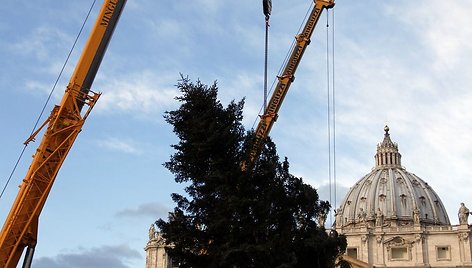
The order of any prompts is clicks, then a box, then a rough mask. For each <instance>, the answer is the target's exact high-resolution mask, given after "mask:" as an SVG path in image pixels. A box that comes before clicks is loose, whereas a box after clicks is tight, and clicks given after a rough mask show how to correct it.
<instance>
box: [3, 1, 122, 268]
mask: <svg viewBox="0 0 472 268" xmlns="http://www.w3.org/2000/svg"><path fill="white" fill-rule="evenodd" d="M125 3H126V0H105V1H104V3H103V5H102V7H101V10H100V13H99V15H98V18H97V20H96V22H95V25H94V27H93V29H92V32H91V34H90V36H89V39H88V41H87V43H86V45H85V48H84V51H83V52H82V55H81V57H80V59H79V62H78V64H77V65H76V68H75V71H74V73H73V75H72V77H71V79H70V81H69V84H68V86H67V88H66V90H65V93H64V96H63V98H62V101H61V103H60V105H57V106H55V107H54V109H53V110H52V112H51V114H50V115H49V117H48V119H47V120H46V122H45V123H44V124H43V126H42V127H44V126H46V125H47V129H46V131H45V133H44V136H43V138H42V140H41V143H40V145H39V147H38V148H37V150H36V153H35V154H34V156H33V160H32V162H31V165H30V167H29V169H28V172H27V174H26V177H25V178H24V179H23V182H22V184H21V185H20V190H19V192H18V195H17V196H16V199H15V202H14V204H13V206H12V207H11V210H10V212H9V214H8V216H7V218H6V220H5V223H4V225H3V227H2V230H1V232H0V267H4V268H15V267H16V266H17V264H18V262H19V260H20V257H21V255H22V253H23V250H24V249H25V248H28V250H27V253H26V256H25V260H24V263H23V266H24V267H29V266H30V265H31V259H32V254H33V252H34V247H35V245H36V241H37V233H38V221H39V216H40V214H41V210H42V208H43V206H44V204H45V202H46V199H47V197H48V194H49V191H50V190H51V187H52V185H53V183H54V180H55V178H56V176H57V173H58V172H59V169H60V167H61V165H62V163H63V162H64V160H65V158H66V156H67V153H68V152H69V150H70V149H71V147H72V145H73V143H74V141H75V139H76V137H77V135H78V134H79V132H80V130H81V128H82V126H83V124H84V122H85V119H86V118H87V116H88V115H89V113H90V111H91V110H92V108H93V106H94V105H95V103H96V101H97V100H98V98H99V96H100V94H99V93H95V92H92V91H91V90H90V88H91V86H92V83H93V80H94V78H95V75H96V74H97V71H98V68H99V66H100V63H101V61H102V59H103V56H104V54H105V51H106V49H107V46H108V43H109V41H110V39H111V37H112V34H113V31H114V29H115V26H116V24H117V22H118V20H119V18H120V15H121V13H122V10H123V8H124V6H125ZM84 106H87V109H86V110H85V112H82V108H83V107H84ZM42 127H41V128H42ZM38 132H39V130H38V131H36V132H35V133H34V134H33V135H32V136H31V137H30V138H28V139H27V141H26V142H25V144H27V143H29V142H30V141H33V140H34V139H35V136H36V134H37V133H38Z"/></svg>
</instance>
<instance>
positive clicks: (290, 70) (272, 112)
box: [242, 0, 334, 170]
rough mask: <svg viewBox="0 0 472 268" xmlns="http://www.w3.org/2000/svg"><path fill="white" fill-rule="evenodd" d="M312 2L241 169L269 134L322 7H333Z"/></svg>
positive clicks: (327, 0)
mask: <svg viewBox="0 0 472 268" xmlns="http://www.w3.org/2000/svg"><path fill="white" fill-rule="evenodd" d="M314 2H315V5H314V7H313V10H312V11H311V13H310V16H309V17H308V19H307V21H306V23H305V26H304V28H303V31H302V32H301V33H300V34H298V35H297V36H296V37H295V40H296V45H295V46H294V47H293V50H292V52H291V54H290V58H289V60H288V61H287V63H286V65H285V67H284V69H283V72H282V75H280V76H278V77H277V78H278V80H279V81H278V83H277V86H276V87H275V89H274V92H273V93H272V96H271V98H270V100H269V102H268V104H267V107H265V110H264V114H263V115H262V116H261V119H260V121H259V124H258V125H257V128H256V131H255V139H254V142H253V144H252V147H251V148H250V150H249V160H248V161H247V162H244V163H242V169H243V170H248V169H251V168H252V165H253V164H254V163H255V161H256V160H257V158H258V157H259V154H260V152H261V150H262V146H263V144H264V141H265V139H266V138H267V136H268V135H269V132H270V130H271V128H272V126H273V125H274V122H275V121H276V120H277V116H278V114H277V113H278V111H279V109H280V107H281V106H282V102H283V100H284V98H285V95H286V94H287V92H288V89H289V88H290V85H291V84H292V82H293V80H294V79H295V76H294V75H295V72H296V70H297V67H298V64H299V63H300V61H301V59H302V57H303V53H304V52H305V49H306V47H307V46H308V45H309V44H310V38H311V35H312V34H313V30H314V29H315V26H316V24H317V22H318V20H319V18H320V16H321V13H322V11H323V9H329V8H332V7H334V0H314Z"/></svg>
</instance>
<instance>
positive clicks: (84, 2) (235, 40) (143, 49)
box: [0, 0, 472, 268]
mask: <svg viewBox="0 0 472 268" xmlns="http://www.w3.org/2000/svg"><path fill="white" fill-rule="evenodd" d="M260 2H261V1H252V0H240V1H218V0H193V1H175V0H174V1H150V0H128V3H127V5H126V7H125V10H124V12H123V15H122V18H121V20H120V23H119V24H118V26H117V29H116V31H115V34H114V37H113V39H112V41H111V43H110V46H109V48H108V51H107V54H106V55H105V58H104V61H103V63H102V66H101V68H100V70H99V73H98V75H97V77H96V79H95V83H94V86H93V90H95V91H100V92H102V93H103V95H102V97H101V98H100V100H99V102H98V103H97V105H96V106H95V108H94V110H93V111H92V114H91V115H90V117H89V118H88V119H87V122H86V124H85V127H84V128H83V131H82V133H81V134H80V135H79V137H78V139H77V141H76V143H75V144H74V147H73V148H72V150H71V152H70V154H69V156H68V157H67V159H66V161H65V163H64V165H63V167H62V168H61V171H60V173H59V175H58V177H57V180H56V182H55V184H54V186H53V189H52V191H51V194H50V196H49V198H48V201H47V203H46V205H45V207H44V210H43V212H42V214H41V218H40V227H39V243H38V246H37V249H36V253H35V260H34V267H39V268H42V267H53V268H54V267H63V268H75V267H118V268H120V267H123V268H125V267H127V268H139V267H144V263H145V254H144V250H143V248H144V246H145V244H146V242H147V230H148V227H149V225H150V224H151V223H152V222H154V221H155V220H156V219H157V218H159V217H166V215H167V211H170V210H171V209H172V208H173V203H172V202H171V200H170V194H171V193H172V192H180V191H182V186H181V185H178V184H176V183H175V182H174V180H173V176H172V174H170V173H169V172H168V171H167V170H166V169H165V168H164V167H163V166H162V163H164V162H165V161H167V160H168V159H169V156H170V155H171V154H172V153H173V151H172V149H171V147H170V145H171V144H173V143H176V142H177V139H176V138H175V136H174V135H173V133H172V129H171V127H170V126H169V125H167V124H166V123H165V122H164V119H163V117H162V115H163V113H164V111H166V110H172V109H175V108H176V107H178V106H177V105H178V103H177V102H176V101H175V100H174V99H173V98H174V97H175V96H176V94H178V92H177V90H176V88H175V86H174V85H175V84H176V82H177V80H178V79H179V73H183V74H185V75H188V76H189V77H190V78H191V79H193V80H196V79H200V80H201V81H202V82H204V83H207V84H211V83H213V81H215V80H217V81H218V85H219V87H220V99H221V101H222V102H223V103H224V104H227V103H228V102H229V101H230V100H232V99H236V100H239V99H241V98H246V106H245V112H244V115H245V118H244V123H245V125H246V127H247V128H251V127H253V123H254V121H255V120H256V119H257V115H258V111H259V107H260V106H261V105H262V95H263V94H262V92H263V91H262V89H263V63H264V16H263V14H262V4H261V3H260ZM91 3H92V0H77V1H52V0H42V1H25V0H15V1H13V0H6V1H3V3H2V5H1V6H0V13H1V14H2V16H1V17H0V51H1V52H0V63H1V64H0V68H1V69H0V90H1V93H2V95H3V102H2V105H1V106H0V107H1V108H0V109H1V112H0V121H1V122H2V128H1V129H2V131H1V139H0V145H1V148H2V150H1V152H0V172H1V173H0V174H1V175H0V182H1V185H2V187H3V185H4V183H5V182H6V179H7V178H8V176H9V174H10V172H11V170H12V168H13V166H14V163H15V161H16V159H17V157H18V155H19V154H20V152H21V149H22V143H23V141H24V140H25V139H26V138H27V137H28V136H29V133H30V132H31V129H32V127H33V124H34V122H35V120H36V118H37V116H38V114H39V112H40V110H41V108H42V106H43V104H44V102H45V100H46V98H47V95H48V94H49V91H50V89H51V87H52V85H53V83H54V81H55V79H56V77H57V75H58V73H59V71H60V69H61V66H62V64H63V62H64V60H65V58H66V56H67V53H68V51H69V49H70V47H71V45H72V43H73V40H74V38H75V35H76V34H77V32H78V30H79V28H80V25H81V23H82V20H83V19H84V18H85V15H86V13H87V10H88V9H89V6H90V4H91ZM101 4H102V2H101V1H98V2H97V4H96V6H95V7H94V12H93V14H92V16H91V18H90V20H89V22H88V24H87V26H86V30H85V32H84V33H83V35H82V37H81V39H80V41H79V44H78V46H77V49H76V50H75V52H74V53H73V54H72V58H71V60H70V62H69V64H68V66H67V68H66V71H65V73H64V75H63V77H62V78H61V80H60V82H59V85H58V87H57V89H56V91H55V93H54V95H53V98H52V100H51V102H50V103H49V105H48V108H46V111H47V112H46V114H48V113H49V111H50V110H51V109H52V107H53V105H54V104H56V103H58V102H59V100H60V98H61V97H62V94H63V92H64V89H65V86H66V84H67V82H68V81H69V78H70V74H71V72H72V70H73V69H74V66H75V63H76V62H77V59H78V57H79V55H80V53H81V50H82V48H83V44H84V43H85V40H86V38H87V37H88V34H89V30H90V28H91V27H92V24H93V22H94V20H95V17H96V14H97V12H98V10H99V8H100V6H101ZM310 4H311V2H310V1H308V0H291V1H277V0H274V1H273V14H272V17H271V27H270V51H269V71H268V74H269V84H271V82H272V81H273V79H274V77H275V75H276V74H277V72H278V70H279V68H280V67H281V64H282V61H283V59H284V58H285V56H286V54H287V52H288V50H289V47H290V45H291V43H292V41H293V37H294V35H295V34H296V33H297V31H298V29H299V26H300V24H301V23H302V19H303V17H304V16H305V13H306V12H307V11H308V9H309V7H310ZM471 11H472V3H471V2H467V1H465V2H464V1H463V2H461V4H460V5H457V4H456V5H455V4H451V5H448V6H447V8H444V3H443V2H441V1H439V0H430V1H423V0H420V1H406V0H399V1H376V0H366V1H342V0H339V1H337V2H336V7H335V8H334V16H335V60H334V64H335V81H334V82H335V91H336V93H335V95H336V179H337V182H338V183H339V184H340V186H339V188H338V193H339V195H338V196H337V200H338V201H340V199H342V198H343V196H342V193H343V191H345V190H346V189H347V188H349V187H350V186H351V185H353V184H354V183H355V182H356V181H357V180H358V179H360V178H361V177H362V176H363V175H365V174H367V173H368V172H370V170H371V168H372V167H373V166H374V161H373V156H374V154H375V149H376V144H377V143H379V142H381V141H382V138H383V127H384V125H385V124H388V125H389V126H390V130H391V131H390V133H391V137H392V140H394V141H395V142H397V143H398V145H399V149H400V152H401V154H402V156H403V157H402V164H403V165H404V166H405V167H406V169H407V170H408V171H410V172H413V173H415V174H416V175H418V176H419V177H420V178H422V179H423V180H425V181H427V182H428V183H429V184H430V185H431V186H432V188H433V189H434V190H435V191H436V192H437V193H438V194H439V195H440V197H441V198H442V201H443V203H444V205H445V206H446V209H447V211H448V213H449V217H450V220H451V222H452V223H457V216H456V215H457V214H456V213H457V209H458V208H459V203H460V202H465V203H466V205H468V203H469V207H471V206H472V202H470V199H469V198H470V193H471V191H472V186H471V184H470V182H469V179H470V178H471V177H472V169H471V168H470V166H471V163H472V153H471V151H472V150H471V149H472V139H471V138H470V133H472V120H470V119H471V118H472V108H471V104H472V91H471V90H470V88H471V87H472V69H471V68H469V65H470V62H471V61H472V42H470V40H472V28H470V27H469V25H472V17H471V16H470V12H471ZM332 15H333V13H332V12H330V16H332ZM330 20H331V19H330ZM325 22H326V14H323V16H322V18H321V21H320V23H319V25H318V27H317V28H316V31H315V34H314V36H313V38H312V43H311V45H310V46H309V47H308V49H307V51H306V53H305V56H304V58H303V60H302V62H301V64H300V66H299V68H298V72H297V75H296V79H295V82H294V83H293V84H292V87H291V89H290V92H289V93H288V95H287V98H286V100H285V102H284V104H283V107H282V109H281V110H280V116H279V119H278V120H277V122H276V123H275V125H274V128H273V129H272V132H271V136H272V137H273V139H274V141H275V142H276V144H277V146H278V152H279V154H280V155H281V156H287V157H288V158H289V161H290V162H291V171H292V173H293V174H295V175H297V176H301V177H303V178H304V179H305V181H307V182H309V183H310V184H312V185H313V186H314V187H316V188H318V189H319V191H320V195H321V196H322V197H324V198H325V199H327V198H328V190H327V189H328V187H327V186H328V182H329V180H328V171H329V165H328V136H327V133H328V128H327V78H326V77H327V74H326V57H327V55H326V48H327V41H326V27H325ZM331 26H332V25H331ZM330 31H331V30H330ZM330 34H331V33H330ZM329 39H330V40H331V37H330V38H329ZM329 47H331V45H329ZM330 62H331V63H332V62H333V61H332V60H331V61H330ZM331 86H332V82H331ZM43 120H44V118H43ZM37 145H38V143H32V144H30V146H28V148H27V151H26V153H25V155H24V157H23V159H22V162H21V163H20V165H19V167H18V168H17V170H16V172H15V174H14V176H13V178H12V181H11V183H10V185H9V186H8V188H7V190H6V193H5V195H4V196H3V197H2V199H1V200H0V219H1V221H2V223H3V220H4V218H5V217H6V214H7V213H8V210H9V208H10V206H11V203H12V202H13V201H12V200H13V198H14V197H15V195H16V194H17V189H18V188H17V185H19V184H20V182H21V180H22V177H23V176H24V174H26V170H27V167H28V166H29V163H30V161H31V158H30V156H31V155H32V154H33V153H34V151H35V148H36V146H37Z"/></svg>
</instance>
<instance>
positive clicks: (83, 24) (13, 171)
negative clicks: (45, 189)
mask: <svg viewBox="0 0 472 268" xmlns="http://www.w3.org/2000/svg"><path fill="white" fill-rule="evenodd" d="M95 2H96V0H93V2H92V5H91V6H90V8H89V10H88V12H87V16H86V17H85V19H84V21H83V23H82V26H81V27H80V30H79V33H78V34H77V36H76V38H75V40H74V43H73V45H72V47H71V49H70V50H69V54H68V55H67V58H66V60H65V62H64V64H63V65H62V68H61V71H60V72H59V75H58V76H57V78H56V81H55V82H54V85H53V86H52V89H51V91H50V92H49V95H48V97H47V99H46V102H45V103H44V106H43V108H42V109H41V112H40V113H39V116H38V119H37V120H36V122H35V124H34V126H33V129H32V130H31V134H30V136H32V135H33V133H34V132H35V131H36V128H37V127H38V124H39V122H40V121H41V118H42V116H43V114H44V111H45V110H46V107H47V105H48V104H49V101H50V100H51V97H52V94H53V93H54V91H55V89H56V86H57V84H58V82H59V79H60V78H61V76H62V73H63V72H64V69H65V67H66V65H67V63H68V62H69V58H70V56H71V55H72V52H73V51H74V48H75V46H76V44H77V41H78V40H79V37H80V35H81V34H82V31H83V29H84V27H85V24H86V23H87V20H88V18H89V16H90V14H91V13H92V10H93V7H94V6H95ZM27 146H28V143H26V142H25V143H24V146H23V149H22V150H21V153H20V155H19V156H18V159H17V160H16V163H15V165H14V166H13V169H12V171H11V172H10V176H9V177H8V179H7V181H6V183H5V185H4V186H3V189H2V192H1V193H0V199H1V198H2V197H3V194H4V193H5V190H6V188H7V187H8V184H9V183H10V181H11V178H12V177H13V174H14V173H15V171H16V168H17V167H18V164H19V163H20V161H21V158H22V157H23V154H24V152H25V150H26V147H27Z"/></svg>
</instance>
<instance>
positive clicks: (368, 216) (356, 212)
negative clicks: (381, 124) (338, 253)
mask: <svg viewBox="0 0 472 268" xmlns="http://www.w3.org/2000/svg"><path fill="white" fill-rule="evenodd" d="M384 130H385V136H384V139H383V141H382V143H380V144H378V145H377V153H376V155H375V167H374V168H373V169H372V171H371V172H370V173H369V174H367V175H365V176H364V177H363V178H361V179H360V180H359V181H358V182H356V183H355V185H354V186H352V187H351V188H350V189H349V191H348V193H347V195H346V197H345V198H344V200H343V202H342V203H341V205H340V207H339V208H338V209H337V210H336V223H335V224H336V228H349V227H360V226H366V225H367V226H379V225H381V226H392V227H394V226H407V225H414V224H421V225H450V222H449V217H448V215H447V212H446V209H445V208H444V205H443V203H442V202H441V199H440V198H439V196H438V195H437V194H436V192H435V191H434V190H433V189H432V188H431V186H430V185H428V183H427V182H425V181H424V180H422V179H421V178H419V177H418V176H416V175H415V174H413V173H410V172H408V171H406V169H405V168H404V167H402V165H401V154H400V153H399V151H398V145H397V144H396V143H393V142H392V140H391V139H390V135H389V128H388V126H385V129H384Z"/></svg>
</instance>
